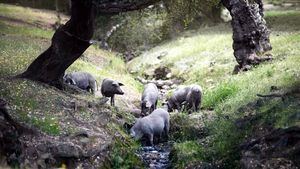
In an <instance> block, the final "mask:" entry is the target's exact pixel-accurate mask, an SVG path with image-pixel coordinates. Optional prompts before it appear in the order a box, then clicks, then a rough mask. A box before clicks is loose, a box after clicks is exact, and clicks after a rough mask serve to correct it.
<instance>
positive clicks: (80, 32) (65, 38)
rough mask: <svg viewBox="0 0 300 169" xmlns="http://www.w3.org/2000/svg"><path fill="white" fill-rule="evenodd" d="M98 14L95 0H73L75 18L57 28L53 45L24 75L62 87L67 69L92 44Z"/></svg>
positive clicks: (72, 15) (72, 16) (72, 12)
mask: <svg viewBox="0 0 300 169" xmlns="http://www.w3.org/2000/svg"><path fill="white" fill-rule="evenodd" d="M94 15H95V10H94V5H93V4H92V2H91V1H86V0H84V1H83V0H72V11H71V19H70V20H69V21H68V22H67V23H66V24H65V25H63V26H61V27H60V28H58V29H57V30H56V32H55V34H54V35H53V37H52V44H51V46H50V47H49V48H48V49H47V50H46V51H45V52H44V53H42V54H41V55H40V56H38V58H37V59H36V60H34V61H33V62H32V63H31V65H30V66H29V67H28V69H27V70H26V71H25V72H24V73H23V74H21V75H20V77H23V78H28V79H31V80H36V81H40V82H44V83H47V84H49V85H52V86H56V87H58V88H60V89H61V88H62V76H63V75H64V72H65V70H66V69H67V68H68V67H69V66H70V65H71V64H72V63H73V62H74V61H75V60H76V59H78V58H79V57H80V56H81V55H82V53H83V52H84V51H85V50H86V49H87V48H88V47H89V46H90V39H91V38H92V36H93V31H94V26H93V24H94Z"/></svg>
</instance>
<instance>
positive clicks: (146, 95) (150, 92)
mask: <svg viewBox="0 0 300 169" xmlns="http://www.w3.org/2000/svg"><path fill="white" fill-rule="evenodd" d="M157 101H158V89H157V87H156V85H155V84H154V83H148V84H147V85H146V86H145V89H144V91H143V94H142V101H141V109H142V115H147V114H150V113H151V112H153V111H154V110H155V109H156V106H157Z"/></svg>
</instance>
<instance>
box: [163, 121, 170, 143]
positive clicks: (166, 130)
mask: <svg viewBox="0 0 300 169" xmlns="http://www.w3.org/2000/svg"><path fill="white" fill-rule="evenodd" d="M169 127H170V126H169V123H168V122H167V123H166V124H165V128H164V134H165V137H166V139H167V140H168V139H169Z"/></svg>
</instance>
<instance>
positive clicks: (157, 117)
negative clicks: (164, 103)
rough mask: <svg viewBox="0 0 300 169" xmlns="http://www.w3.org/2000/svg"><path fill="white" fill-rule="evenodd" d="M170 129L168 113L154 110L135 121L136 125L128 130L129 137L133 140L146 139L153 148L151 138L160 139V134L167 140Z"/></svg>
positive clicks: (162, 110)
mask: <svg viewBox="0 0 300 169" xmlns="http://www.w3.org/2000/svg"><path fill="white" fill-rule="evenodd" d="M169 127H170V116H169V113H168V112H167V111H166V110H164V109H161V108H159V109H156V110H154V111H153V112H152V113H151V114H149V115H148V116H145V117H143V118H139V119H137V121H136V123H135V124H134V125H133V127H132V128H131V129H130V135H131V137H133V138H134V139H136V140H138V139H141V138H142V137H143V136H144V137H146V138H147V139H148V141H149V143H150V145H151V146H153V138H154V137H158V139H160V138H161V136H162V134H165V136H166V137H167V138H168V133H169Z"/></svg>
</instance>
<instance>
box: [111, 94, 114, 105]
mask: <svg viewBox="0 0 300 169" xmlns="http://www.w3.org/2000/svg"><path fill="white" fill-rule="evenodd" d="M110 105H111V106H115V95H113V96H111V97H110Z"/></svg>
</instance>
